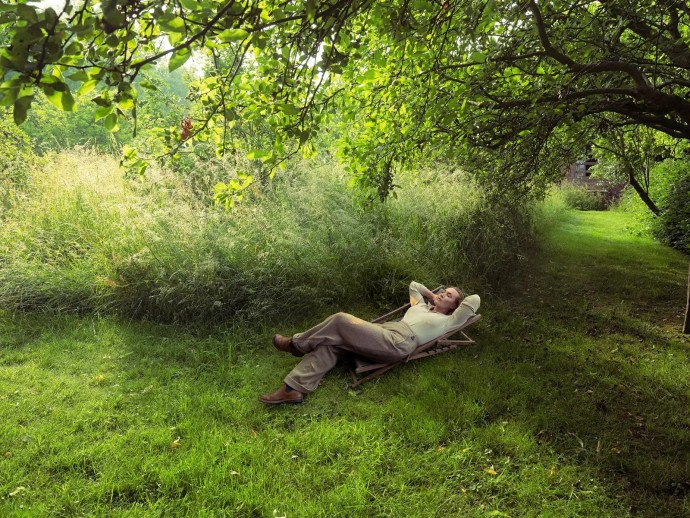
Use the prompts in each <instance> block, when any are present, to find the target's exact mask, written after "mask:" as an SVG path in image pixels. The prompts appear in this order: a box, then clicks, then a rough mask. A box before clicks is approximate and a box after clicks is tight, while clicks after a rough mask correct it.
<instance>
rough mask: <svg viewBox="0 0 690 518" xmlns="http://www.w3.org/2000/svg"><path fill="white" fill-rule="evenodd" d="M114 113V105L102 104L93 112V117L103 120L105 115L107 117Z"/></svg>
mask: <svg viewBox="0 0 690 518" xmlns="http://www.w3.org/2000/svg"><path fill="white" fill-rule="evenodd" d="M111 113H113V107H112V106H101V107H99V108H96V111H94V112H93V117H94V120H96V121H97V120H101V119H102V118H104V117H107V116H108V115H110V114H111Z"/></svg>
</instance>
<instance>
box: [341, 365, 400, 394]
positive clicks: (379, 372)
mask: <svg viewBox="0 0 690 518" xmlns="http://www.w3.org/2000/svg"><path fill="white" fill-rule="evenodd" d="M397 365H398V362H396V363H391V364H390V365H386V366H385V367H381V368H380V369H377V370H375V371H374V372H372V373H371V374H369V375H367V376H364V377H363V378H359V379H358V378H357V375H356V374H355V373H354V371H353V372H352V379H353V383H352V385H351V387H352V388H355V387H358V386H360V385H361V384H362V383H366V382H367V381H370V380H373V379H374V378H378V377H379V376H383V375H384V374H385V373H386V372H388V371H389V370H391V369H393V368H395V367H396V366H397Z"/></svg>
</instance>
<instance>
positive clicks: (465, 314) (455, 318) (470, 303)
mask: <svg viewBox="0 0 690 518" xmlns="http://www.w3.org/2000/svg"><path fill="white" fill-rule="evenodd" d="M480 302H481V299H480V298H479V295H468V296H467V297H465V298H464V299H463V300H462V302H461V303H460V305H459V306H458V308H457V309H456V310H455V311H453V313H451V315H450V319H449V320H448V324H447V325H446V328H447V329H450V328H452V327H460V326H461V325H463V324H464V323H465V322H467V321H468V320H469V319H470V318H471V317H473V316H474V315H476V314H477V311H479V304H480Z"/></svg>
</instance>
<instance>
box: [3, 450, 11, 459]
mask: <svg viewBox="0 0 690 518" xmlns="http://www.w3.org/2000/svg"><path fill="white" fill-rule="evenodd" d="M11 456H12V452H11V451H6V452H5V458H6V459H9V458H10V457H11Z"/></svg>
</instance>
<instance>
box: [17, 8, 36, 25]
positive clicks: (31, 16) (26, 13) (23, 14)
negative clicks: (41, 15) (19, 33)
mask: <svg viewBox="0 0 690 518" xmlns="http://www.w3.org/2000/svg"><path fill="white" fill-rule="evenodd" d="M16 9H17V16H19V17H20V18H21V19H22V20H26V21H28V22H31V23H38V15H37V14H36V8H35V7H31V6H30V5H26V4H18V5H17V6H16Z"/></svg>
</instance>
